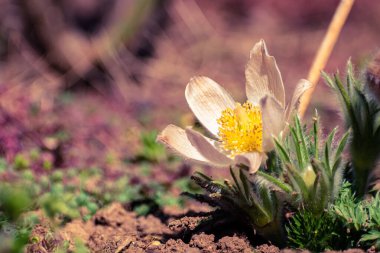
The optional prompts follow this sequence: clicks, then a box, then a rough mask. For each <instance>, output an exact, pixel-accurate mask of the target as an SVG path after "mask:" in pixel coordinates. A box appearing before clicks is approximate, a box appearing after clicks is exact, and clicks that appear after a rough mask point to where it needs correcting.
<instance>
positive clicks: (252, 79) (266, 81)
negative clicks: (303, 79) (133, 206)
mask: <svg viewBox="0 0 380 253" xmlns="http://www.w3.org/2000/svg"><path fill="white" fill-rule="evenodd" d="M245 78H246V93H247V97H248V100H250V101H251V102H252V103H254V104H258V103H259V102H260V99H261V98H262V97H264V96H265V95H272V96H274V97H275V98H276V99H277V100H278V101H279V102H280V105H281V106H282V107H285V90H284V85H283V82H282V78H281V73H280V71H279V69H278V67H277V64H276V60H275V59H274V57H273V56H270V55H269V54H268V50H267V48H266V45H265V42H264V40H260V42H258V43H256V44H255V46H254V47H253V49H252V50H251V53H250V59H249V61H248V63H247V66H246V68H245Z"/></svg>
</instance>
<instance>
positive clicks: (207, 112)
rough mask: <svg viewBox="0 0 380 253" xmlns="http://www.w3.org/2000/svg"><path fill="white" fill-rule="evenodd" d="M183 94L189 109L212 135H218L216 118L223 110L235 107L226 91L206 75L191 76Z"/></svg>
mask: <svg viewBox="0 0 380 253" xmlns="http://www.w3.org/2000/svg"><path fill="white" fill-rule="evenodd" d="M185 96H186V100H187V103H188V104H189V106H190V108H191V110H192V111H193V113H194V114H195V116H196V117H197V118H198V120H199V121H200V122H201V123H202V125H203V126H204V127H205V128H207V130H209V131H210V132H211V133H212V134H213V135H215V136H218V128H219V125H218V123H217V119H218V118H219V117H220V116H221V113H222V111H223V110H225V109H227V108H233V107H235V101H234V99H233V98H232V97H231V95H230V94H228V92H227V91H226V90H225V89H223V88H222V87H221V86H220V85H219V84H217V83H216V82H215V81H213V80H211V79H210V78H208V77H204V76H197V77H193V78H192V79H191V80H190V82H189V83H188V85H187V86H186V91H185Z"/></svg>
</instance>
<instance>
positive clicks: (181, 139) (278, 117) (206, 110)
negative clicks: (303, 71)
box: [158, 40, 310, 173]
mask: <svg viewBox="0 0 380 253" xmlns="http://www.w3.org/2000/svg"><path fill="white" fill-rule="evenodd" d="M245 77H246V95H247V98H248V100H247V102H245V103H243V104H240V103H237V102H235V100H234V99H233V98H232V97H231V95H230V94H229V93H228V92H227V91H226V90H225V89H223V88H222V87H221V86H220V85H219V84H217V83H216V82H215V81H213V80H211V79H210V78H208V77H204V76H197V77H193V78H192V79H191V80H190V82H189V83H188V85H187V87H186V91H185V96H186V100H187V102H188V104H189V106H190V108H191V110H192V111H193V113H194V114H195V116H196V117H197V118H198V120H199V121H200V123H201V124H202V125H203V126H204V127H205V128H206V129H207V130H208V131H209V132H210V133H211V135H212V137H213V138H208V137H206V136H204V135H202V134H201V133H199V132H197V131H195V130H193V129H191V128H186V129H182V128H180V127H177V126H175V125H169V126H167V127H166V128H165V129H164V130H163V131H162V132H161V134H160V135H159V136H158V141H160V142H162V143H164V144H165V145H166V146H168V147H169V148H170V149H172V150H174V151H175V152H177V153H179V154H180V155H182V156H184V157H185V158H188V159H191V160H193V161H196V162H200V163H205V164H210V165H212V166H217V167H225V166H229V165H234V164H243V165H245V166H247V167H248V168H249V171H250V173H254V172H256V171H257V169H258V168H259V167H260V164H261V163H262V162H263V161H264V159H265V157H266V155H265V153H266V152H269V151H271V150H272V149H273V148H274V144H273V139H272V136H278V135H279V134H280V133H281V131H283V130H284V129H285V127H286V122H287V121H289V119H290V118H292V116H293V115H294V113H296V112H297V109H298V104H299V100H300V98H301V96H302V94H303V93H304V92H305V91H306V90H307V89H308V88H309V87H310V83H309V81H307V80H300V81H299V83H298V84H297V87H296V89H295V92H294V94H293V97H292V100H291V102H290V104H289V105H288V106H287V107H286V106H285V90H284V85H283V82H282V78H281V73H280V71H279V69H278V67H277V64H276V61H275V59H274V57H273V56H270V55H269V54H268V51H267V48H266V45H265V42H264V41H263V40H261V41H260V42H258V43H256V44H255V45H254V47H253V49H252V50H251V52H250V58H249V61H248V63H247V65H246V68H245Z"/></svg>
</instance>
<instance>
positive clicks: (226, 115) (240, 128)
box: [217, 102, 263, 158]
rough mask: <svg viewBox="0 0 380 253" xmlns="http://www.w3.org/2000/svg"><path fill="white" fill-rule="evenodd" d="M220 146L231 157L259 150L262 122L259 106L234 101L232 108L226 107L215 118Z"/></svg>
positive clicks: (261, 139) (261, 138) (261, 140)
mask: <svg viewBox="0 0 380 253" xmlns="http://www.w3.org/2000/svg"><path fill="white" fill-rule="evenodd" d="M217 122H218V124H219V138H220V140H221V143H222V148H223V149H225V150H226V151H229V152H230V156H231V157H232V158H233V157H234V156H235V155H237V154H241V153H246V152H253V151H257V152H261V151H262V142H263V124H262V117H261V110H260V107H259V106H254V105H252V103H250V102H245V103H244V104H243V105H241V104H240V103H236V107H235V108H234V109H232V108H228V109H226V110H224V111H223V112H222V115H221V117H220V118H219V119H218V120H217Z"/></svg>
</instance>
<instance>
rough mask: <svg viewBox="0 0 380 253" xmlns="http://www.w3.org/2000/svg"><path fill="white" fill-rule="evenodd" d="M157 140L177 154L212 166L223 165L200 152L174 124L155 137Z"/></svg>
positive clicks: (184, 132)
mask: <svg viewBox="0 0 380 253" xmlns="http://www.w3.org/2000/svg"><path fill="white" fill-rule="evenodd" d="M157 141H159V142H161V143H163V144H164V145H165V146H166V147H168V148H169V149H170V150H172V151H174V152H175V153H177V154H178V155H180V156H182V157H184V158H187V159H190V160H192V161H195V162H198V163H202V164H209V165H213V166H220V167H221V166H224V165H222V164H220V163H214V162H213V161H212V160H209V159H208V158H206V157H205V156H204V155H203V154H201V153H200V152H199V151H198V149H197V148H196V147H194V146H193V144H192V143H191V142H190V140H189V138H188V136H187V133H186V131H185V130H184V129H182V128H180V127H177V126H175V125H168V126H167V127H166V128H165V129H164V130H163V131H162V132H161V133H160V134H159V135H158V137H157Z"/></svg>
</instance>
